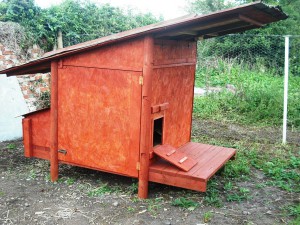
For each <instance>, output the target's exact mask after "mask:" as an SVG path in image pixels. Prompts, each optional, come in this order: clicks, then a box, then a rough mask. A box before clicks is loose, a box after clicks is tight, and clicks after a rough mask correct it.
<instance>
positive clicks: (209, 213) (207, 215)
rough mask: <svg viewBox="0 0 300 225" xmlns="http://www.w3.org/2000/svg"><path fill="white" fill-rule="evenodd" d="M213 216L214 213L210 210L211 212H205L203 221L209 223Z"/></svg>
mask: <svg viewBox="0 0 300 225" xmlns="http://www.w3.org/2000/svg"><path fill="white" fill-rule="evenodd" d="M212 217H213V213H212V212H210V211H209V212H206V213H204V215H203V222H204V223H208V222H209V221H211V219H212Z"/></svg>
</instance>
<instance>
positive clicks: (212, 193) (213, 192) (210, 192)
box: [204, 179, 223, 207]
mask: <svg viewBox="0 0 300 225" xmlns="http://www.w3.org/2000/svg"><path fill="white" fill-rule="evenodd" d="M204 203H206V204H207V205H210V206H215V207H221V206H222V205H223V202H222V200H221V197H220V191H219V190H218V188H217V183H216V181H215V180H214V179H212V180H209V182H208V188H207V191H206V196H205V198H204Z"/></svg>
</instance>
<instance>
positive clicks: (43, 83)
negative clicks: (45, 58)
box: [0, 43, 50, 112]
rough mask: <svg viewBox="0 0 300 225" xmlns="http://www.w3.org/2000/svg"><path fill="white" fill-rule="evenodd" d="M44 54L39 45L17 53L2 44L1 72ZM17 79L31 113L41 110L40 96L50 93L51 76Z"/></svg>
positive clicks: (43, 75) (30, 76)
mask: <svg viewBox="0 0 300 225" xmlns="http://www.w3.org/2000/svg"><path fill="white" fill-rule="evenodd" d="M43 53H44V52H43V50H41V49H40V48H39V47H38V46H37V45H34V46H33V47H32V48H30V49H28V50H27V52H26V53H17V52H15V51H14V50H12V49H9V48H8V47H6V46H4V45H3V44H1V43H0V70H3V69H7V68H9V67H12V66H16V65H20V64H23V63H25V62H27V61H28V60H32V59H35V58H38V57H40V56H42V55H43ZM17 79H18V82H19V85H20V87H21V90H22V93H23V97H24V99H25V102H26V104H27V107H28V109H29V111H30V112H32V111H35V110H37V109H40V108H41V104H40V96H41V95H42V94H43V93H44V92H47V91H49V82H50V74H49V73H46V74H32V75H24V76H17Z"/></svg>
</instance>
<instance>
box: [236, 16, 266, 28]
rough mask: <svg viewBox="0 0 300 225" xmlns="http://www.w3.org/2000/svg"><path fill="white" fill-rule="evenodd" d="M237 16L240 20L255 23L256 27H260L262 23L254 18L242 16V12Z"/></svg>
mask: <svg viewBox="0 0 300 225" xmlns="http://www.w3.org/2000/svg"><path fill="white" fill-rule="evenodd" d="M239 18H240V20H242V21H245V22H248V23H250V24H253V25H256V26H257V27H262V26H263V25H264V24H263V23H261V22H259V21H257V20H254V19H252V18H250V17H247V16H244V15H242V14H240V15H239Z"/></svg>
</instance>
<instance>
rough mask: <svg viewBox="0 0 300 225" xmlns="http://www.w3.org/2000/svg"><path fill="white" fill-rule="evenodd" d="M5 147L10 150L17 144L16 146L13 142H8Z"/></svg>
mask: <svg viewBox="0 0 300 225" xmlns="http://www.w3.org/2000/svg"><path fill="white" fill-rule="evenodd" d="M6 148H7V149H10V150H12V149H16V148H17V146H16V144H14V143H10V144H8V145H7V146H6Z"/></svg>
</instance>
